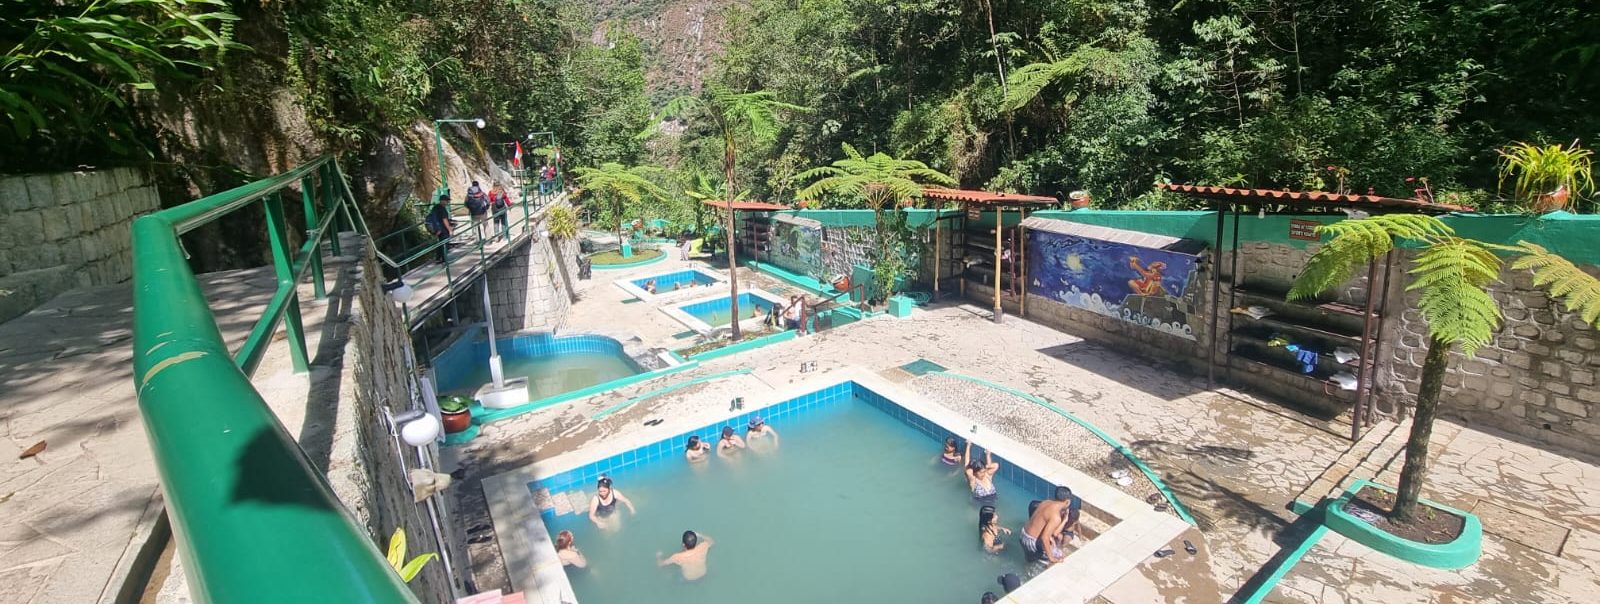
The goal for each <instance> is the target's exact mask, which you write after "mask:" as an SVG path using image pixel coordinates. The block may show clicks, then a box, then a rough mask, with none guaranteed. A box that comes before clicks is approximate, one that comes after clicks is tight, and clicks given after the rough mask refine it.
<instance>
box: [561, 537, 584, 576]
mask: <svg viewBox="0 0 1600 604" xmlns="http://www.w3.org/2000/svg"><path fill="white" fill-rule="evenodd" d="M556 558H557V559H559V560H561V565H562V566H571V567H573V568H588V567H589V559H588V558H585V557H583V552H580V551H578V546H576V545H573V544H572V531H561V532H560V533H557V534H556Z"/></svg>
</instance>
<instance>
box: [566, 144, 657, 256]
mask: <svg viewBox="0 0 1600 604" xmlns="http://www.w3.org/2000/svg"><path fill="white" fill-rule="evenodd" d="M572 172H573V173H574V174H576V175H577V176H578V186H579V187H582V188H583V190H585V191H588V192H589V193H590V194H592V195H594V197H595V199H596V200H599V201H600V202H601V203H605V202H608V201H609V202H610V203H611V209H612V211H611V222H612V225H613V226H615V227H616V229H617V244H618V245H621V244H622V241H623V239H622V217H623V216H624V214H625V213H626V210H627V207H626V206H627V205H629V204H633V205H638V204H640V203H643V202H644V200H645V198H646V197H651V198H655V199H666V198H667V191H666V190H665V189H662V188H661V185H658V184H656V183H655V181H653V180H650V177H651V176H654V175H656V174H658V173H660V172H661V169H660V168H656V167H653V166H632V167H628V166H623V165H622V164H619V163H615V162H607V163H603V164H600V167H598V168H574V169H573V170H572Z"/></svg>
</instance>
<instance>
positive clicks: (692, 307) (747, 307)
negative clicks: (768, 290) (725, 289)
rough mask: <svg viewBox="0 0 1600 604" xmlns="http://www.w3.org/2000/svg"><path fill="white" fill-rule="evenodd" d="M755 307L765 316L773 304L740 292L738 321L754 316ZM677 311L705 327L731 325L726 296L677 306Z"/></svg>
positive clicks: (730, 314) (748, 293)
mask: <svg viewBox="0 0 1600 604" xmlns="http://www.w3.org/2000/svg"><path fill="white" fill-rule="evenodd" d="M757 305H760V306H759V308H760V309H761V313H762V314H763V315H765V314H766V313H767V312H769V311H770V310H771V308H772V305H773V302H772V301H771V300H767V299H765V298H762V297H760V296H756V295H752V294H751V293H750V292H740V293H739V320H741V321H743V320H745V319H748V318H750V317H752V316H755V312H756V309H757ZM678 309H679V310H682V311H683V312H686V313H689V316H692V317H694V318H696V319H699V320H701V321H704V322H705V324H706V325H710V326H712V327H722V326H724V325H729V324H731V323H733V320H732V313H731V311H730V310H729V304H728V298H727V296H723V297H721V298H717V299H715V300H706V301H704V302H695V303H693V304H684V305H682V306H679V307H678Z"/></svg>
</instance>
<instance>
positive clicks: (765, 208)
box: [700, 199, 789, 212]
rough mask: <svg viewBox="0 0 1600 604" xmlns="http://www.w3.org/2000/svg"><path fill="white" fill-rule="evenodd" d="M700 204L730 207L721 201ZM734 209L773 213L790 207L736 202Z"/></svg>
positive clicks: (759, 202) (753, 202)
mask: <svg viewBox="0 0 1600 604" xmlns="http://www.w3.org/2000/svg"><path fill="white" fill-rule="evenodd" d="M700 203H703V204H706V205H708V206H713V207H718V208H726V207H728V202H726V201H723V200H720V199H702V200H700ZM733 209H734V211H736V212H772V211H776V210H787V209H789V206H786V205H779V204H776V203H767V202H765V201H734V202H733Z"/></svg>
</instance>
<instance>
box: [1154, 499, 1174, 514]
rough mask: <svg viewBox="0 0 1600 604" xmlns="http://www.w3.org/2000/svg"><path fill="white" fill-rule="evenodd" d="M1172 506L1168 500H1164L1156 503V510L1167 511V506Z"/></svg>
mask: <svg viewBox="0 0 1600 604" xmlns="http://www.w3.org/2000/svg"><path fill="white" fill-rule="evenodd" d="M1170 507H1172V506H1169V505H1167V502H1165V501H1163V502H1161V503H1158V504H1156V511H1157V512H1165V511H1167V508H1170Z"/></svg>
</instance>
